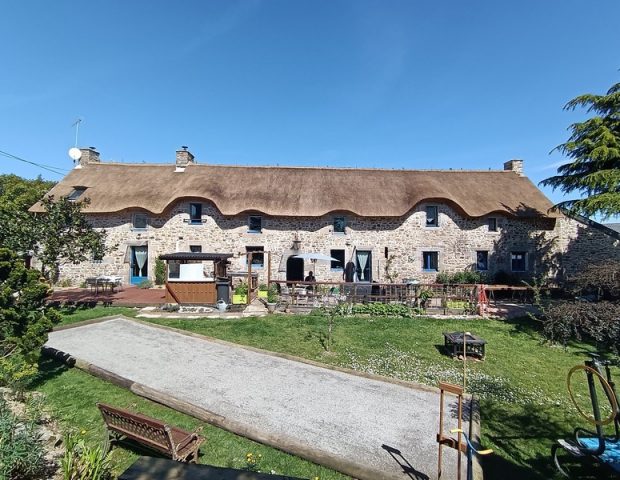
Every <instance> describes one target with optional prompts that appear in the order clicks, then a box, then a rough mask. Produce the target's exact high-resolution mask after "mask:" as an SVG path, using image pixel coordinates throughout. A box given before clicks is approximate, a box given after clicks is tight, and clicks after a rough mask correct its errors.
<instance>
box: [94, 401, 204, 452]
mask: <svg viewBox="0 0 620 480" xmlns="http://www.w3.org/2000/svg"><path fill="white" fill-rule="evenodd" d="M97 407H98V408H99V410H100V411H101V415H102V416H103V421H104V422H105V424H106V428H107V432H108V435H107V439H106V445H105V449H104V450H105V452H106V453H107V452H108V451H109V450H110V448H111V447H112V444H113V443H118V442H122V441H124V440H133V441H134V442H137V443H139V444H141V445H144V446H145V447H148V448H149V449H151V450H155V451H157V452H159V453H162V454H164V455H166V456H168V457H170V458H172V460H176V461H179V462H191V463H196V461H197V460H198V449H199V448H200V444H201V443H202V442H203V441H204V438H203V437H201V436H199V435H198V434H197V433H195V432H187V431H185V430H181V429H180V428H177V427H171V426H170V425H167V424H165V423H163V422H161V421H159V420H156V419H154V418H151V417H147V416H145V415H140V414H139V413H134V412H130V411H128V410H123V409H121V408H116V407H112V406H110V405H106V404H104V403H97Z"/></svg>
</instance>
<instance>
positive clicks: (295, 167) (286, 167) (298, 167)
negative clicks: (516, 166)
mask: <svg viewBox="0 0 620 480" xmlns="http://www.w3.org/2000/svg"><path fill="white" fill-rule="evenodd" d="M104 165H105V166H124V167H125V166H126V167H156V168H163V167H168V168H170V167H176V164H174V163H129V162H97V163H90V164H88V165H87V167H90V166H95V167H101V166H104ZM187 167H191V168H195V167H197V168H201V167H225V168H258V169H270V168H277V169H280V170H345V171H351V170H353V171H358V172H366V171H370V172H444V173H514V172H513V171H512V170H503V169H501V170H499V169H498V170H495V169H486V170H483V169H458V170H456V169H445V168H379V167H361V168H360V167H329V166H325V167H321V166H308V165H230V164H225V163H194V164H189V165H187V166H185V167H184V168H187Z"/></svg>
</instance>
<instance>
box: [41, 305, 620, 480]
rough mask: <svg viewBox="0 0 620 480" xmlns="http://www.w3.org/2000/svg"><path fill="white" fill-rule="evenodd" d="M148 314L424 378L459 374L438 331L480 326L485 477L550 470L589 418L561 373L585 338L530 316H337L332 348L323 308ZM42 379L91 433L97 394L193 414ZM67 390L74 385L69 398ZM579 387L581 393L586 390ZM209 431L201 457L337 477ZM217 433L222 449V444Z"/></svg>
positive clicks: (86, 383) (336, 361) (473, 384)
mask: <svg viewBox="0 0 620 480" xmlns="http://www.w3.org/2000/svg"><path fill="white" fill-rule="evenodd" d="M112 313H120V312H112V309H111V308H107V309H106V308H97V309H93V310H91V311H80V312H76V313H74V314H70V315H66V316H65V318H64V320H63V323H71V322H74V321H77V320H76V319H77V318H79V319H80V320H84V319H86V318H94V317H95V316H97V315H98V316H107V315H110V314H112ZM78 316H79V317H78ZM149 321H152V322H153V323H158V324H161V325H166V326H170V327H175V328H180V329H185V330H189V331H193V332H197V333H201V334H204V335H208V336H212V337H216V338H220V339H223V340H227V341H231V342H235V343H239V344H243V345H250V346H254V347H258V348H263V349H266V350H270V351H274V352H282V353H287V354H291V355H296V356H299V357H303V358H307V359H311V360H315V361H319V362H323V363H328V364H332V365H338V366H343V367H348V368H354V369H357V370H361V371H367V372H372V373H377V374H381V375H386V376H393V377H397V378H401V379H405V380H411V381H417V382H422V383H426V384H429V385H436V383H437V381H439V380H444V381H451V382H454V383H460V382H461V381H462V362H460V361H458V360H453V359H451V358H449V357H447V356H445V355H444V354H443V352H442V348H441V347H442V343H443V337H442V332H444V331H457V330H460V331H463V330H467V331H470V332H472V333H475V334H477V335H480V336H482V337H483V338H485V339H486V340H487V341H488V345H487V359H486V361H484V362H471V363H468V386H469V389H468V390H469V391H470V393H474V394H476V395H477V396H479V397H480V400H481V410H482V435H483V437H482V438H483V445H484V447H485V448H493V449H494V451H495V454H494V455H491V456H490V457H487V458H486V459H485V462H484V464H483V465H484V468H485V474H486V475H487V477H486V478H491V479H493V478H500V477H501V478H502V479H513V478H514V479H517V478H518V479H522V478H532V479H541V480H542V479H548V478H552V477H553V476H554V469H553V468H552V466H551V462H550V457H549V451H550V448H551V445H552V443H553V441H554V440H555V439H557V438H559V437H563V436H569V435H570V432H572V430H573V428H574V427H575V426H577V425H581V426H586V425H585V424H584V422H583V421H580V420H579V419H578V418H577V416H576V414H575V413H574V408H573V407H572V405H571V404H570V402H569V401H568V399H567V396H566V386H565V385H566V384H565V379H566V373H567V372H568V370H569V369H570V367H572V366H573V365H575V364H577V363H581V362H582V361H583V359H584V355H583V354H581V353H579V351H580V350H583V349H584V348H589V349H591V347H587V346H585V345H572V346H570V347H569V348H568V350H566V351H565V350H564V349H562V348H558V347H551V346H547V345H543V344H542V343H541V340H540V336H539V334H538V330H537V325H536V324H535V323H533V322H531V321H529V320H527V319H520V320H516V321H511V322H508V321H497V320H482V319H480V320H453V319H447V320H443V319H442V320H438V319H427V318H414V319H400V318H399V319H396V318H376V317H375V318H342V317H337V318H336V326H335V329H334V336H333V340H334V342H333V348H332V351H331V352H327V351H326V349H325V342H326V331H327V326H326V323H327V319H326V318H324V317H320V316H284V315H275V316H268V317H263V318H244V319H234V320H217V319H201V320H177V319H157V320H149ZM616 373H617V372H616ZM39 388H40V389H41V390H43V391H45V392H46V393H48V395H49V398H50V402H51V403H52V405H53V407H54V410H55V411H57V412H59V413H60V415H61V417H62V418H71V415H76V416H77V417H76V420H75V422H73V423H81V424H82V425H80V427H81V428H87V429H92V428H93V426H94V425H97V429H98V431H97V435H100V434H101V428H100V421H99V419H98V418H97V412H96V411H95V410H94V409H93V408H92V405H93V404H94V402H95V401H97V400H104V401H110V402H111V403H114V404H120V405H125V406H127V405H130V404H133V403H136V404H138V405H139V407H138V409H139V410H142V411H145V412H147V413H153V414H155V416H158V417H160V418H170V419H175V422H176V423H178V424H180V425H186V426H192V425H194V424H195V423H196V422H195V421H194V420H192V419H190V418H188V417H186V416H183V415H181V414H178V413H175V412H172V411H170V410H169V409H166V408H164V407H161V406H156V405H153V404H152V403H150V402H148V401H146V400H143V399H138V398H137V397H135V396H133V395H132V394H129V393H128V392H125V391H123V390H120V389H118V388H116V387H112V386H110V385H109V384H106V383H104V382H102V381H100V380H98V379H95V378H93V377H90V376H89V375H86V374H84V373H82V372H79V371H73V370H72V371H64V372H62V373H61V374H60V375H50V376H49V378H48V379H46V380H45V381H44V382H43V383H41V385H40V387H39ZM67 392H80V393H79V394H78V395H76V398H73V396H72V395H67ZM581 393H582V394H584V395H585V391H582V392H581ZM176 419H178V420H176ZM208 436H209V437H210V438H212V439H213V440H212V441H211V446H210V447H208V448H207V449H205V451H206V452H207V456H206V458H205V461H206V462H207V463H212V464H216V465H234V466H237V467H239V466H240V465H243V458H244V456H245V454H246V453H247V452H249V451H253V452H262V454H263V458H264V459H268V461H267V460H265V462H266V464H267V465H268V468H267V470H269V469H271V468H273V469H274V470H276V471H277V472H278V473H285V474H289V475H298V476H302V477H313V476H315V475H317V476H320V478H338V475H337V474H335V473H333V472H329V471H327V470H324V469H323V470H321V471H320V473H319V471H318V470H317V469H318V468H319V467H316V466H313V465H311V464H307V462H303V461H301V460H298V459H295V458H294V457H290V456H284V455H283V454H281V453H279V452H276V451H274V450H271V449H268V448H267V447H260V446H256V444H253V443H251V442H248V441H246V440H243V439H240V438H238V437H235V436H234V435H231V434H228V433H225V432H222V431H221V430H217V429H213V428H210V429H209V433H208ZM214 436H216V437H215V438H217V440H215V439H214ZM221 439H222V440H221ZM223 439H225V440H223ZM221 442H223V445H226V447H225V448H220V447H219V444H220V443H221ZM216 444H217V445H216ZM212 449H213V451H212ZM115 455H117V456H118V458H119V460H120V465H123V466H124V465H126V464H127V463H128V462H129V460H130V458H133V456H132V455H130V454H129V453H127V452H123V453H122V454H121V453H120V452H117V453H115ZM281 456H282V457H281ZM239 462H241V463H239ZM341 478H342V477H341Z"/></svg>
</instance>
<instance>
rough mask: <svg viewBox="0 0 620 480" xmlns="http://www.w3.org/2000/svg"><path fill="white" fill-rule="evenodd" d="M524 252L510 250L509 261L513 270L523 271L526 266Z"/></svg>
mask: <svg viewBox="0 0 620 480" xmlns="http://www.w3.org/2000/svg"><path fill="white" fill-rule="evenodd" d="M525 261H526V253H525V252H512V253H511V254H510V263H511V267H512V271H513V272H525V267H526V263H525Z"/></svg>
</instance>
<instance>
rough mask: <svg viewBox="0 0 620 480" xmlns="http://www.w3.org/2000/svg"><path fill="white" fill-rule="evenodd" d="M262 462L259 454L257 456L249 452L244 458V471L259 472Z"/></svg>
mask: <svg viewBox="0 0 620 480" xmlns="http://www.w3.org/2000/svg"><path fill="white" fill-rule="evenodd" d="M262 460H263V456H262V455H261V454H260V453H259V454H258V455H254V454H253V453H252V452H249V453H248V454H247V455H246V456H245V469H246V470H249V471H250V472H260V464H261V461H262Z"/></svg>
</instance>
